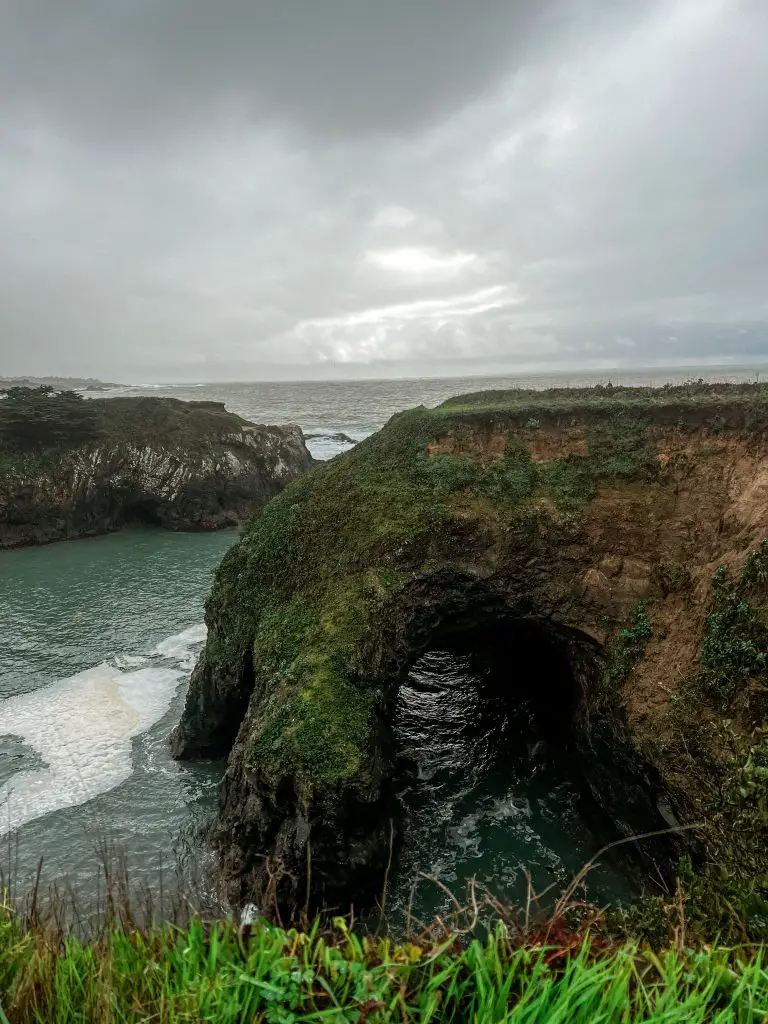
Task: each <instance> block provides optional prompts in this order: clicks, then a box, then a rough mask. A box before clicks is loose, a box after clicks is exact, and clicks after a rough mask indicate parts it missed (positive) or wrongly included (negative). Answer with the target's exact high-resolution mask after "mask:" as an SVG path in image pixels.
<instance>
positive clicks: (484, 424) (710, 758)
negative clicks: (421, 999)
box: [174, 385, 768, 901]
mask: <svg viewBox="0 0 768 1024" xmlns="http://www.w3.org/2000/svg"><path fill="white" fill-rule="evenodd" d="M767 456H768V388H765V387H760V386H734V387H730V386H727V385H723V386H711V387H708V386H703V385H701V386H696V385H694V386H690V387H687V388H668V389H662V390H659V391H649V390H643V389H635V390H625V389H610V388H605V389H593V390H591V391H585V392H579V391H568V390H563V391H558V392H544V393H526V392H507V393H497V394H486V395H479V396H465V397H463V398H459V399H454V400H451V401H450V402H448V403H446V404H445V405H444V406H442V407H440V408H439V409H437V410H433V411H428V410H426V409H419V410H413V411H411V412H409V413H405V414H401V415H399V416H397V417H395V418H394V419H393V420H392V421H391V422H390V424H389V425H388V426H387V427H386V428H385V429H384V430H383V431H381V432H380V433H379V434H378V435H375V436H374V437H372V438H370V439H369V440H368V441H366V442H363V443H362V444H361V445H359V446H358V447H357V448H356V449H355V450H354V451H352V452H350V453H348V454H345V455H343V456H340V457H339V458H337V459H335V460H333V461H332V462H331V463H329V464H327V465H325V466H322V467H320V468H319V469H317V470H316V471H314V472H313V473H312V474H310V475H309V476H308V477H305V478H304V479H302V480H301V481H299V482H298V483H297V484H295V485H294V486H292V487H291V488H289V489H288V490H287V491H286V492H285V493H284V494H283V495H281V496H280V497H279V498H278V499H276V500H275V501H273V502H272V503H270V504H269V505H268V506H267V507H266V509H265V510H264V511H263V512H262V514H261V515H260V516H259V517H258V518H257V519H256V520H255V521H254V522H253V523H252V524H251V526H250V528H249V530H248V531H247V533H246V535H245V536H244V538H243V539H242V540H241V541H240V543H239V544H238V545H236V546H235V548H233V549H232V550H231V551H230V553H229V554H228V556H227V558H226V559H225V561H224V563H223V565H222V567H221V569H220V571H219V574H218V576H217V579H216V584H215V587H214V591H213V594H212V597H211V600H210V602H209V605H208V613H207V621H208V625H209V638H208V642H207V645H206V648H205V650H204V652H203V655H202V657H201V660H200V662H199V664H198V666H197V668H196V670H195V673H194V676H193V680H192V685H191V689H190V694H189V699H188V702H187V708H186V711H185V714H184V718H183V720H182V723H181V725H180V727H179V728H178V730H177V731H176V734H175V737H174V748H175V751H176V753H177V755H179V756H196V755H198V754H204V755H208V754H218V755H223V754H226V753H228V752H229V767H228V770H227V773H226V777H225V779H224V783H223V785H222V790H221V804H220V811H219V816H218V822H217V834H218V844H219V848H220V851H221V861H222V867H223V871H224V875H225V878H226V880H227V881H228V883H229V887H230V893H231V894H232V895H233V896H234V897H235V898H246V897H247V898H253V897H255V898H257V899H260V900H262V901H263V900H264V899H268V898H274V891H273V890H274V887H275V885H276V884H277V883H276V882H275V879H276V878H277V879H282V883H281V884H283V885H284V887H285V888H286V889H287V890H288V891H293V892H294V893H296V892H302V893H303V892H305V891H308V888H307V887H308V886H309V884H310V881H311V884H312V886H316V888H317V894H318V899H321V898H323V896H326V897H327V895H328V894H329V893H332V894H334V895H335V896H338V893H339V892H340V891H342V892H343V891H344V886H345V885H346V886H347V890H348V891H350V890H355V886H357V890H356V891H358V892H359V891H360V887H361V886H362V884H363V883H362V879H363V878H364V877H365V875H366V873H368V875H371V876H374V875H375V876H377V873H380V872H381V871H383V870H384V869H385V868H386V861H387V855H388V844H389V843H390V842H391V828H392V827H393V826H392V821H393V818H392V816H391V814H392V811H391V805H390V804H389V802H388V799H389V794H388V780H389V778H390V777H391V772H392V761H393V753H392V750H391V744H390V742H389V734H388V715H389V709H390V708H391V705H392V699H393V694H394V693H395V692H396V688H397V685H398V684H397V680H398V678H399V676H398V673H399V672H400V671H401V670H402V669H403V668H404V667H406V666H407V665H409V664H411V663H412V662H413V660H414V659H415V658H416V657H418V655H419V654H420V653H421V652H422V651H423V650H425V649H426V648H427V646H428V645H429V643H431V642H433V641H434V638H435V637H436V636H438V635H439V634H440V633H441V632H445V631H451V630H457V629H461V630H471V629H474V628H482V627H485V626H487V625H489V624H490V623H496V624H498V623H503V622H504V621H511V620H515V622H516V623H517V624H518V625H517V626H516V630H517V631H516V634H515V635H518V636H519V635H520V633H519V623H521V622H522V623H525V622H528V623H530V624H531V626H532V627H534V626H535V628H536V630H538V631H539V632H542V631H543V632H544V633H546V635H547V636H548V637H549V638H550V642H551V643H553V644H556V645H559V649H560V650H562V651H563V652H565V653H566V655H567V657H568V660H569V662H570V664H571V674H572V678H573V681H574V685H575V687H576V693H577V699H576V701H575V703H574V709H573V712H572V722H571V723H570V739H569V742H571V743H573V745H574V746H575V748H576V749H578V750H579V751H580V752H581V755H582V756H583V757H584V758H585V759H588V760H590V764H591V767H590V773H591V778H592V779H593V785H594V787H595V790H596V795H598V796H599V797H600V798H601V799H602V800H603V803H604V806H605V809H606V813H608V814H609V815H610V816H611V817H612V818H613V820H614V821H615V823H616V828H617V830H618V832H619V833H623V834H632V833H633V832H637V831H638V823H639V822H641V821H643V820H646V821H648V820H652V817H653V815H654V814H656V815H658V820H659V821H660V823H661V824H662V825H663V824H664V822H667V823H671V824H673V825H674V824H677V823H682V824H683V825H686V826H692V825H695V826H696V828H695V829H693V828H692V829H691V832H690V836H691V840H692V842H693V840H694V838H695V844H696V849H697V854H696V855H697V856H698V857H699V860H700V861H701V862H702V863H705V862H707V858H709V859H710V860H712V859H713V858H717V857H722V856H724V854H723V851H724V850H725V849H726V847H728V848H729V849H730V850H731V853H730V854H729V856H731V857H732V863H733V865H736V864H738V865H739V867H738V871H739V872H740V873H741V874H740V877H741V878H745V879H747V884H751V883H749V881H748V880H749V879H750V878H751V879H752V880H753V882H754V879H756V878H757V877H758V876H759V875H760V872H763V873H766V868H768V855H765V854H760V853H759V852H758V853H754V850H756V849H758V846H756V838H755V837H756V836H757V835H758V831H759V829H760V828H766V827H768V815H766V819H767V820H766V821H765V822H763V821H762V819H760V824H759V825H758V824H755V822H756V821H757V820H758V817H759V815H758V811H757V810H756V809H755V808H756V807H757V806H758V804H759V801H760V800H761V799H763V800H764V796H762V797H761V795H760V792H759V787H757V788H755V787H754V786H753V787H752V789H750V788H749V786H747V785H746V784H743V779H742V776H743V773H744V771H747V772H748V773H749V772H750V771H752V769H750V768H749V765H750V764H757V765H758V767H759V766H760V765H761V764H762V761H761V757H762V756H763V755H762V753H761V750H762V747H761V746H760V745H761V743H762V739H761V737H762V733H761V732H760V727H761V726H762V722H763V719H764V716H765V715H766V713H767V712H768V706H767V705H766V702H765V699H764V697H765V692H766V687H768V674H767V666H766V661H765V651H766V649H767V648H768V643H767V642H766V640H768V619H767V618H766V609H767V608H768V549H766V546H765V545H762V546H761V542H762V541H763V540H764V538H766V537H767V536H768V458H767ZM740 574H741V575H740ZM739 609H741V610H739ZM745 609H746V611H745ZM729 644H730V645H731V647H729V646H728V645H729ZM514 658H515V651H514V650H510V661H511V664H514ZM729 659H730V660H729ZM734 666H735V667H734ZM516 685H518V684H516ZM519 685H520V686H525V685H531V683H530V680H528V681H527V682H526V680H525V679H523V678H521V679H520V680H519ZM541 685H546V681H541ZM554 714H556V710H555V708H554V706H553V715H554ZM724 722H725V723H726V724H725V725H724V724H723V723H724ZM230 747H231V752H230ZM757 748H759V749H758V752H757V753H755V752H754V751H755V749H757ZM612 758H614V759H615V758H623V759H625V760H626V761H628V762H631V764H632V765H634V770H635V772H636V775H637V778H638V780H640V779H642V780H643V781H642V785H641V784H640V782H638V787H637V791H636V792H627V791H626V790H623V791H622V790H618V789H615V788H612V778H613V773H612V772H611V759H612ZM750 758H751V761H750ZM745 765H746V768H745ZM761 770H762V769H761ZM758 775H759V773H758ZM750 778H754V771H753V772H752V775H751V776H750ZM740 780H741V781H740ZM739 793H742V794H746V795H742V796H739ZM734 794H735V795H734ZM755 801H757V802H758V803H757V804H755V806H754V807H753V806H752V805H753V804H754V802H755ZM761 806H762V805H761ZM745 814H746V815H747V818H746V819H745V817H744V815H745ZM750 815H753V818H750V817H749V816H750ZM754 816H758V817H754ZM745 821H751V822H752V824H751V825H750V828H751V829H752V835H751V836H747V835H746V834H745V832H744V822H745ZM737 822H741V825H739V826H737V824H736V823H737ZM739 828H741V830H742V831H741V833H739ZM760 834H761V835H762V833H760ZM740 835H741V838H739V836H740ZM766 835H768V832H766ZM729 844H730V846H729ZM690 848H692V846H691V847H690ZM310 851H311V863H312V869H311V870H312V877H311V879H309V878H308V871H307V866H308V863H309V861H308V856H309V853H310ZM677 852H680V850H679V849H678V851H677ZM753 854H754V855H753ZM675 855H676V854H675V851H674V850H671V849H670V848H668V847H667V848H665V850H664V851H663V852H662V853H661V854H659V851H658V850H657V851H655V853H654V854H653V856H656V857H658V856H662V857H666V858H667V859H668V860H671V858H673V857H674V856H675ZM667 866H668V865H667ZM734 870H736V869H735V868H734ZM377 877H378V876H377ZM755 884H757V883H755ZM270 887H271V888H270ZM350 895H351V896H353V895H354V891H350ZM761 898H762V897H761Z"/></svg>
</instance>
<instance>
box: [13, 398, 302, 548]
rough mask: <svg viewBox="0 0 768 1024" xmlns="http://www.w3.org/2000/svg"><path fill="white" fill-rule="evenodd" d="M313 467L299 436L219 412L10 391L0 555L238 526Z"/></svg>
mask: <svg viewBox="0 0 768 1024" xmlns="http://www.w3.org/2000/svg"><path fill="white" fill-rule="evenodd" d="M311 464H312V459H311V456H310V455H309V452H308V451H307V449H306V446H305V444H304V438H303V436H302V433H301V430H300V428H299V427H298V426H295V425H287V426H261V425H257V424H253V423H249V422H248V421H247V420H244V419H242V418H241V417H239V416H236V415H234V414H232V413H229V412H227V411H226V410H225V408H224V406H223V405H220V404H218V403H215V402H181V401H178V400H176V399H172V398H138V397H137V398H109V399H87V400H86V399H83V398H82V397H81V396H80V395H78V394H76V393H74V392H71V391H69V392H60V393H56V392H53V391H52V389H50V388H48V387H41V388H34V389H31V388H18V387H14V388H9V389H8V390H7V392H6V395H5V397H0V548H8V547H17V546H21V545H27V544H42V543H47V542H49V541H55V540H64V539H69V538H75V537H86V536H92V535H95V534H102V533H109V532H112V531H114V530H119V529H121V528H124V527H126V526H132V525H159V526H164V527H168V528H170V529H176V530H211V529H217V528H221V527H227V526H237V525H240V524H242V523H243V522H244V521H245V520H247V519H248V517H249V516H251V515H252V514H253V513H254V511H256V510H257V509H258V508H260V507H261V506H262V505H263V504H264V503H265V502H266V501H268V500H269V499H270V498H272V497H274V495H276V494H278V493H279V492H280V491H281V490H282V489H283V488H284V487H285V486H286V485H287V484H289V483H290V482H291V481H292V480H294V479H295V478H296V477H298V476H300V475H301V474H302V473H304V472H305V471H306V470H307V469H309V467H310V466H311Z"/></svg>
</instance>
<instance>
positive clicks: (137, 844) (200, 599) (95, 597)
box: [0, 530, 236, 894]
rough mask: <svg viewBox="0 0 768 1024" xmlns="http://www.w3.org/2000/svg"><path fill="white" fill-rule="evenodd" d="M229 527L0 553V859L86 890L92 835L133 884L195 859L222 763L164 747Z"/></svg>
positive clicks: (24, 876) (195, 863)
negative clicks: (122, 863) (184, 757)
mask: <svg viewBox="0 0 768 1024" xmlns="http://www.w3.org/2000/svg"><path fill="white" fill-rule="evenodd" d="M235 537H236V534H235V533H218V534H180V533H169V532H162V531H159V530H158V531H155V530H146V531H130V532H126V533H120V534H114V535H112V536H109V537H101V538H95V539H89V540H83V541H72V542H67V543H62V544H55V545H51V546H47V547H41V548H29V549H24V550H18V551H5V552H0V609H2V612H1V613H0V614H1V615H2V635H3V656H2V661H0V698H3V699H2V700H0V865H1V866H2V869H3V871H4V874H5V875H6V876H7V875H8V874H9V873H10V874H11V875H12V876H14V879H15V882H16V884H17V885H18V887H19V889H20V890H23V889H24V888H25V887H26V885H27V884H28V882H29V881H30V880H31V878H32V876H33V875H34V871H35V869H36V866H37V863H38V861H39V860H40V858H42V859H43V863H44V879H45V881H46V882H50V881H52V880H57V881H61V880H64V879H66V880H67V881H68V882H69V883H71V884H72V885H73V886H74V887H75V888H76V889H77V890H78V891H79V892H85V893H86V894H90V893H91V891H92V889H93V886H94V877H95V873H96V871H97V868H98V864H99V861H100V859H101V856H102V853H101V851H102V849H103V846H104V845H105V844H107V845H109V846H111V847H112V848H113V849H115V850H120V851H121V854H123V855H124V856H125V857H126V859H127V861H128V862H129V864H130V868H131V872H132V877H133V879H134V881H136V882H145V883H147V884H148V885H150V886H151V887H152V886H154V887H157V886H158V885H159V882H160V876H161V874H164V875H165V876H166V885H168V884H169V883H170V875H171V873H172V872H173V871H174V870H176V869H177V866H178V865H180V866H181V869H182V870H184V871H188V872H193V871H194V872H197V871H198V869H200V866H201V863H202V862H203V861H204V857H203V856H202V846H201V844H200V843H199V841H198V839H197V836H196V832H197V829H198V826H199V824H200V823H201V822H202V821H203V820H204V819H205V818H206V817H207V816H208V815H209V813H210V811H211V810H212V809H213V807H214V805H215V788H216V784H217V783H218V780H219V778H220V776H221V766H220V765H210V764H208V765H206V764H201V765H192V766H189V765H179V764H177V763H175V762H174V761H172V760H171V758H170V756H169V754H168V736H169V733H170V731H171V729H172V727H173V725H174V724H175V722H176V721H177V720H178V717H179V715H180V713H181V708H182V706H183V701H184V693H185V686H186V682H187V680H188V678H189V673H190V671H191V668H192V666H193V665H194V660H195V657H196V655H197V653H198V651H199V650H200V648H201V646H202V643H203V640H204V635H205V634H204V625H203V605H204V601H205V598H206V596H207V594H208V592H209V590H210V587H211V582H212V577H213V572H214V570H215V568H216V566H217V564H218V562H219V561H220V559H221V557H222V555H223V554H224V552H225V551H226V550H227V548H228V547H229V546H230V544H231V543H232V542H233V541H234V539H235Z"/></svg>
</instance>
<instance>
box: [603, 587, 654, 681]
mask: <svg viewBox="0 0 768 1024" xmlns="http://www.w3.org/2000/svg"><path fill="white" fill-rule="evenodd" d="M652 634H653V627H652V625H651V620H650V619H649V618H648V613H647V611H646V610H645V606H644V605H642V604H641V605H638V606H637V608H636V609H635V611H634V613H633V615H632V618H631V619H630V621H629V623H628V625H626V626H625V627H624V628H623V629H621V630H619V633H618V635H617V636H616V638H615V640H614V641H613V642H612V643H610V644H609V645H608V653H607V661H606V670H605V680H606V683H607V686H608V688H609V690H610V691H612V692H616V691H617V690H619V689H620V688H621V687H622V686H624V684H625V683H626V681H627V680H628V679H629V676H630V674H631V673H632V669H633V668H634V667H635V665H637V663H638V662H639V661H640V659H641V658H642V656H643V654H644V653H645V648H646V646H647V644H648V641H649V640H650V639H651V636H652Z"/></svg>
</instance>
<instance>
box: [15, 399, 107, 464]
mask: <svg viewBox="0 0 768 1024" xmlns="http://www.w3.org/2000/svg"><path fill="white" fill-rule="evenodd" d="M0 396H2V400H0V448H2V449H5V450H10V451H29V450H33V449H36V448H43V447H46V448H49V447H62V446H64V447H67V446H70V445H73V444H78V443H81V442H83V441H86V440H89V439H90V438H93V437H94V436H95V434H96V432H97V421H96V415H95V412H94V409H93V407H92V406H91V405H90V403H89V402H88V401H86V400H85V399H84V398H83V397H82V395H79V394H78V393H77V392H76V391H56V389H55V388H53V387H52V386H51V385H50V384H41V385H40V386H39V387H34V388H27V387H10V388H5V389H4V390H0Z"/></svg>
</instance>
